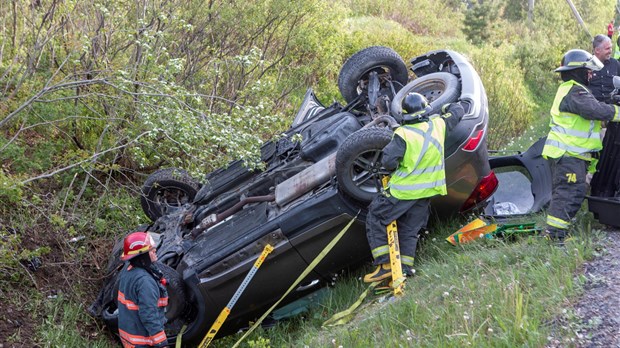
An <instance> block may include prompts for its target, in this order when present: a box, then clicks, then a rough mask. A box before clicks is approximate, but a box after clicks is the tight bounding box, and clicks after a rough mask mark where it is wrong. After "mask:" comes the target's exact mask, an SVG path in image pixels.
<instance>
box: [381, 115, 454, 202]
mask: <svg viewBox="0 0 620 348" xmlns="http://www.w3.org/2000/svg"><path fill="white" fill-rule="evenodd" d="M394 133H395V134H397V135H398V136H400V137H401V138H403V139H404V140H405V143H406V144H407V149H406V150H405V154H404V156H403V159H402V160H401V161H400V163H399V166H398V168H397V169H396V171H395V172H394V173H393V174H392V177H391V178H390V181H389V183H388V187H389V189H390V194H391V195H392V196H394V197H396V198H398V199H401V200H414V199H421V198H427V197H433V196H436V195H446V194H447V188H446V173H445V168H444V147H443V145H444V139H445V134H446V123H445V122H444V120H443V119H442V118H441V117H440V116H439V115H434V116H432V117H431V119H430V120H429V122H423V123H416V124H410V125H404V126H401V127H399V128H397V129H396V131H395V132H394Z"/></svg>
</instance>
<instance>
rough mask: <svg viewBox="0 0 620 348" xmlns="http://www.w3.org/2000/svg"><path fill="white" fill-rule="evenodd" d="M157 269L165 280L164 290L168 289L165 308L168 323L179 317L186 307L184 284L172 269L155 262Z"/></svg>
mask: <svg viewBox="0 0 620 348" xmlns="http://www.w3.org/2000/svg"><path fill="white" fill-rule="evenodd" d="M157 268H159V269H160V270H161V271H162V273H163V274H164V278H166V282H167V285H166V288H167V289H168V306H167V307H166V318H167V319H168V321H169V322H171V321H173V320H174V319H175V318H177V317H179V316H180V315H181V314H182V313H183V311H184V310H185V306H186V303H187V302H186V291H185V283H184V282H183V279H182V278H181V275H180V274H179V272H177V271H176V270H175V269H174V268H172V267H170V266H168V265H166V264H163V263H160V262H157Z"/></svg>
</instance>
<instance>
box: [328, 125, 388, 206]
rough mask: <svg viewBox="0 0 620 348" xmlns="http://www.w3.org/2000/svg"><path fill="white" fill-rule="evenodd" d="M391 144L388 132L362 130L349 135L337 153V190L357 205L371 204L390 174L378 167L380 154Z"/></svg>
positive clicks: (379, 129) (385, 129)
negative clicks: (383, 179)
mask: <svg viewBox="0 0 620 348" xmlns="http://www.w3.org/2000/svg"><path fill="white" fill-rule="evenodd" d="M390 140H392V132H391V131H390V130H389V129H387V128H378V127H373V128H364V129H360V130H359V131H357V132H355V133H353V134H351V135H349V137H347V139H345V141H344V142H343V143H342V145H341V146H340V148H339V149H338V152H337V153H336V178H337V179H338V188H339V190H340V191H341V192H342V193H344V194H345V195H346V196H348V197H351V198H353V199H354V200H356V201H357V202H360V203H364V204H367V203H370V201H372V199H373V198H374V197H375V195H376V194H377V193H378V192H379V191H380V189H381V186H382V184H381V179H382V177H383V176H384V175H390V171H388V170H386V169H385V168H383V166H382V165H381V151H382V150H383V148H384V147H385V146H386V145H387V144H388V143H389V142H390Z"/></svg>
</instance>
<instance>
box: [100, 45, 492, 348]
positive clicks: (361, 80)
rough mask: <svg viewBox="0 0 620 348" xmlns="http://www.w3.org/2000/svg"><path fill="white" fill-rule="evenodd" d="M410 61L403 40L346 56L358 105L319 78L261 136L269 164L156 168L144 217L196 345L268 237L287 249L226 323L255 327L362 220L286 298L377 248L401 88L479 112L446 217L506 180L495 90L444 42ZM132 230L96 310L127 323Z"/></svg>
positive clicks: (444, 201)
mask: <svg viewBox="0 0 620 348" xmlns="http://www.w3.org/2000/svg"><path fill="white" fill-rule="evenodd" d="M410 70H411V71H412V72H413V74H415V78H414V79H412V80H411V81H410V82H409V73H408V70H407V66H406V64H405V62H404V61H403V60H402V58H400V56H399V55H398V54H397V53H396V52H394V51H393V50H392V49H390V48H387V47H380V46H375V47H369V48H367V49H364V50H362V51H360V52H358V53H356V54H355V55H353V56H352V57H350V58H349V59H348V60H347V61H346V62H345V64H344V65H343V67H342V69H341V72H340V76H339V80H338V85H339V88H340V91H341V93H342V95H343V97H344V99H345V100H346V101H347V105H346V106H342V105H340V104H339V103H334V104H333V105H331V106H327V107H326V106H323V105H322V104H321V103H320V102H319V101H318V100H317V99H316V98H315V97H314V95H313V93H312V91H311V90H309V91H308V92H307V94H306V98H305V100H304V102H303V103H302V106H301V108H300V110H299V112H298V113H297V115H296V117H295V119H294V121H293V125H292V126H291V128H290V129H289V130H288V131H287V132H286V133H285V136H283V137H282V138H280V139H278V140H276V141H269V142H267V143H265V144H264V145H263V146H262V148H261V159H262V161H263V162H264V163H265V169H264V170H263V171H249V170H247V169H245V168H244V166H243V165H242V162H241V161H236V162H232V163H231V164H230V165H228V166H227V167H225V168H221V169H218V170H216V171H214V172H212V173H209V174H208V175H206V177H205V179H204V180H203V181H202V182H197V181H195V180H194V179H193V178H191V177H190V176H189V175H188V174H187V173H186V172H184V171H183V170H180V169H163V170H160V171H157V172H155V173H153V174H152V175H151V176H150V177H149V178H148V179H147V181H146V182H145V184H144V187H143V196H142V206H143V208H144V211H145V213H146V214H147V216H149V217H150V218H151V219H152V220H153V221H154V222H153V223H152V224H151V225H148V226H142V230H144V231H148V232H149V233H150V234H151V235H152V236H153V238H154V239H155V241H156V244H157V254H158V258H159V262H160V263H161V265H160V267H161V268H162V269H163V271H164V273H165V276H166V277H167V278H168V280H169V288H168V291H169V294H170V301H169V305H168V310H167V313H166V317H167V319H168V323H167V324H166V331H167V334H168V336H169V337H175V336H176V335H177V334H178V333H179V332H180V330H181V328H182V327H183V326H185V327H186V330H185V331H184V333H183V336H182V338H183V342H185V343H188V344H195V343H197V342H200V340H201V339H202V338H203V337H204V335H205V334H206V333H207V330H208V329H209V327H210V326H211V325H212V324H213V322H214V321H215V319H216V317H217V316H218V314H219V312H220V311H221V310H222V309H223V308H224V307H225V306H226V304H227V303H228V301H229V300H230V299H231V297H232V296H233V294H234V293H235V291H236V290H237V288H238V287H239V286H240V284H241V282H242V281H243V279H244V277H245V276H246V274H247V273H248V272H249V270H250V269H251V267H252V265H253V263H254V261H255V260H256V258H257V257H258V255H259V254H260V253H261V251H262V250H263V247H264V246H265V245H266V244H271V245H272V246H274V248H275V249H274V251H273V252H272V253H271V254H270V255H269V257H268V258H267V259H266V260H265V262H264V264H263V265H262V267H261V269H260V271H259V272H257V273H256V275H255V277H254V278H253V280H252V281H251V282H250V283H249V285H248V287H247V288H246V290H245V292H244V293H243V294H242V295H241V296H240V297H239V299H238V301H237V303H236V305H235V307H234V309H233V310H232V312H231V313H230V315H229V316H228V319H227V320H226V322H225V323H224V325H223V326H222V328H221V329H220V331H219V334H220V335H226V334H230V333H233V332H235V331H237V330H239V329H240V328H243V327H246V326H247V325H248V322H250V321H252V320H255V319H256V318H258V317H259V316H261V315H262V314H263V312H264V311H265V310H266V309H267V308H269V306H270V305H272V304H273V303H275V302H276V301H277V300H278V299H279V298H280V297H281V296H282V295H283V294H284V293H285V292H286V290H287V289H288V288H289V287H290V286H291V284H293V282H294V281H295V280H296V278H297V277H298V276H299V275H300V274H301V273H302V272H303V271H304V270H305V269H306V268H307V267H308V265H309V263H310V262H311V261H312V260H313V259H314V258H315V257H316V256H317V254H319V253H320V252H321V250H323V248H324V247H325V246H326V245H327V244H328V243H329V242H330V241H331V240H332V239H333V238H334V237H335V236H336V234H337V233H338V232H339V231H341V230H342V228H343V227H344V226H345V225H346V224H347V223H348V222H349V221H351V220H352V219H355V222H354V223H353V225H352V226H351V228H350V229H349V231H347V233H346V234H345V235H344V237H343V238H342V239H341V240H340V241H339V242H338V243H337V244H336V246H335V247H334V249H332V250H331V252H330V253H329V254H328V255H327V256H326V257H325V258H324V259H323V260H322V261H321V262H320V263H319V264H318V265H317V266H316V267H315V268H314V269H313V271H312V272H311V273H310V275H308V276H307V277H306V278H305V279H304V280H303V281H302V283H301V284H300V286H299V287H298V288H297V289H296V290H295V291H294V292H292V293H291V294H290V295H288V296H287V298H286V299H285V300H284V301H283V302H282V303H281V305H285V304H287V303H290V302H292V301H294V300H295V299H298V298H300V297H303V296H305V295H307V294H309V293H311V292H313V291H316V290H317V289H319V288H320V287H323V286H325V285H326V284H330V283H332V282H333V280H334V278H335V277H336V275H337V274H339V272H341V271H342V270H345V269H348V268H352V267H356V266H359V265H360V264H363V263H364V262H366V261H368V260H369V259H370V256H371V254H370V251H369V247H368V244H367V241H366V233H365V212H366V210H365V209H366V206H367V204H368V203H369V202H370V201H371V200H372V198H373V196H374V195H375V194H376V193H377V192H378V191H379V190H380V187H381V179H382V177H383V176H384V175H389V174H390V173H389V172H387V171H386V170H385V169H383V168H382V167H381V149H382V148H383V147H384V146H385V145H386V144H387V143H388V142H389V141H390V140H391V137H392V129H393V128H394V127H396V126H398V124H399V122H402V118H403V115H402V108H401V101H402V99H403V98H404V96H406V95H407V94H408V93H409V92H412V91H415V92H418V93H421V94H423V95H425V96H426V97H427V99H428V100H429V101H430V104H431V107H432V108H433V110H435V111H437V110H439V109H440V107H441V106H442V105H443V104H445V103H448V102H454V101H457V100H458V101H460V102H461V104H462V105H463V107H464V108H465V111H466V114H465V116H464V117H463V118H462V120H461V122H460V123H459V125H458V126H457V127H456V128H455V129H454V130H453V131H452V132H451V133H450V136H449V137H448V138H447V139H446V144H445V156H446V180H447V187H448V195H447V196H442V197H436V198H434V199H432V201H431V206H432V209H433V210H434V212H435V213H436V214H437V215H439V216H448V215H451V214H457V213H459V212H467V211H470V210H472V209H476V208H481V207H482V206H483V205H484V203H485V201H486V200H487V198H489V197H490V196H491V195H492V194H493V192H494V190H495V188H496V186H497V179H496V178H495V175H494V174H493V172H492V171H491V169H490V167H489V161H488V157H487V156H488V154H487V148H486V142H485V140H486V134H485V133H486V131H487V122H488V110H487V97H486V94H485V90H484V87H483V85H482V83H481V80H480V78H479V77H478V75H477V73H476V71H475V70H474V68H473V67H472V66H471V64H470V63H469V62H467V60H466V59H465V58H464V57H463V56H462V55H460V54H459V53H456V52H453V51H449V50H438V51H432V52H429V53H427V54H425V55H422V56H419V57H416V58H414V59H412V60H411V68H410ZM121 249H122V243H118V244H117V245H116V247H115V249H114V250H113V252H112V255H111V257H110V261H109V265H108V272H109V276H108V277H107V278H106V280H105V282H104V284H103V288H102V289H101V291H100V293H99V297H98V299H97V300H96V302H95V303H93V304H92V306H91V308H90V309H91V312H92V313H93V314H94V315H96V316H98V317H100V318H101V319H102V320H104V321H105V323H106V325H107V326H108V327H109V328H110V329H111V330H113V331H116V323H117V304H116V301H117V300H116V293H117V288H118V273H119V271H120V269H121V268H122V262H121V261H120V259H119V256H120V253H121V251H122V250H121Z"/></svg>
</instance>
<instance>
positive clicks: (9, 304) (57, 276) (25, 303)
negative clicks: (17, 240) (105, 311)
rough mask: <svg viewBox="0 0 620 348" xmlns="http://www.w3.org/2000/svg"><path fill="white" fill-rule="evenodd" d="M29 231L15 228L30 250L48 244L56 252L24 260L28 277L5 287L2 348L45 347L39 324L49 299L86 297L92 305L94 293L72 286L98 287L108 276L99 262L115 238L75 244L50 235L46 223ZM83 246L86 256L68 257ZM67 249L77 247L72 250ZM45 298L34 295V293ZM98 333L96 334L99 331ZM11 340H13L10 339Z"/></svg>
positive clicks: (0, 299)
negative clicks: (37, 336) (38, 340)
mask: <svg viewBox="0 0 620 348" xmlns="http://www.w3.org/2000/svg"><path fill="white" fill-rule="evenodd" d="M38 227H40V228H36V229H33V230H29V231H15V232H16V233H19V234H20V235H21V237H22V241H23V243H24V246H25V247H26V248H29V249H34V248H36V247H41V246H48V247H50V250H51V252H49V253H47V254H45V255H43V256H41V257H39V258H35V259H31V260H22V262H20V266H21V267H22V268H23V270H24V272H23V273H24V274H26V276H24V277H21V279H20V280H19V281H18V282H12V283H4V284H2V285H1V286H0V348H9V347H10V348H17V347H19V348H22V347H24V348H25V347H28V348H32V347H41V346H42V345H41V343H42V342H37V340H36V332H35V330H36V325H37V324H39V323H40V322H41V321H42V320H43V319H45V318H44V315H45V314H44V310H45V307H44V303H45V302H47V301H49V300H51V299H56V298H59V297H62V298H65V299H68V300H77V301H80V300H84V305H85V306H87V305H88V304H90V303H91V302H92V301H93V300H94V296H95V294H77V293H75V291H74V290H73V289H76V288H81V289H93V288H96V286H98V285H99V283H100V282H101V279H102V277H103V271H102V269H103V268H104V267H105V264H104V265H101V264H100V263H101V261H100V260H106V259H107V257H106V253H107V252H108V250H111V248H112V242H111V241H107V240H93V241H89V242H87V241H85V240H81V241H78V242H71V237H69V236H58V235H56V236H53V235H51V234H48V233H46V231H48V230H49V229H46V227H47V226H44V224H42V225H40V226H38ZM78 248H81V250H82V252H81V253H79V254H81V255H82V256H81V260H80V261H76V260H75V259H69V258H67V257H65V255H74V254H75V250H76V249H78ZM68 249H72V250H71V251H69V250H68ZM33 291H34V292H36V293H38V294H39V295H40V296H39V297H38V298H32V293H33ZM96 330H97V328H96V327H95V326H94V325H83V326H80V331H81V334H82V335H83V336H84V337H92V336H91V335H92V334H93V331H96ZM95 334H96V333H95ZM9 342H10V343H9Z"/></svg>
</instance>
